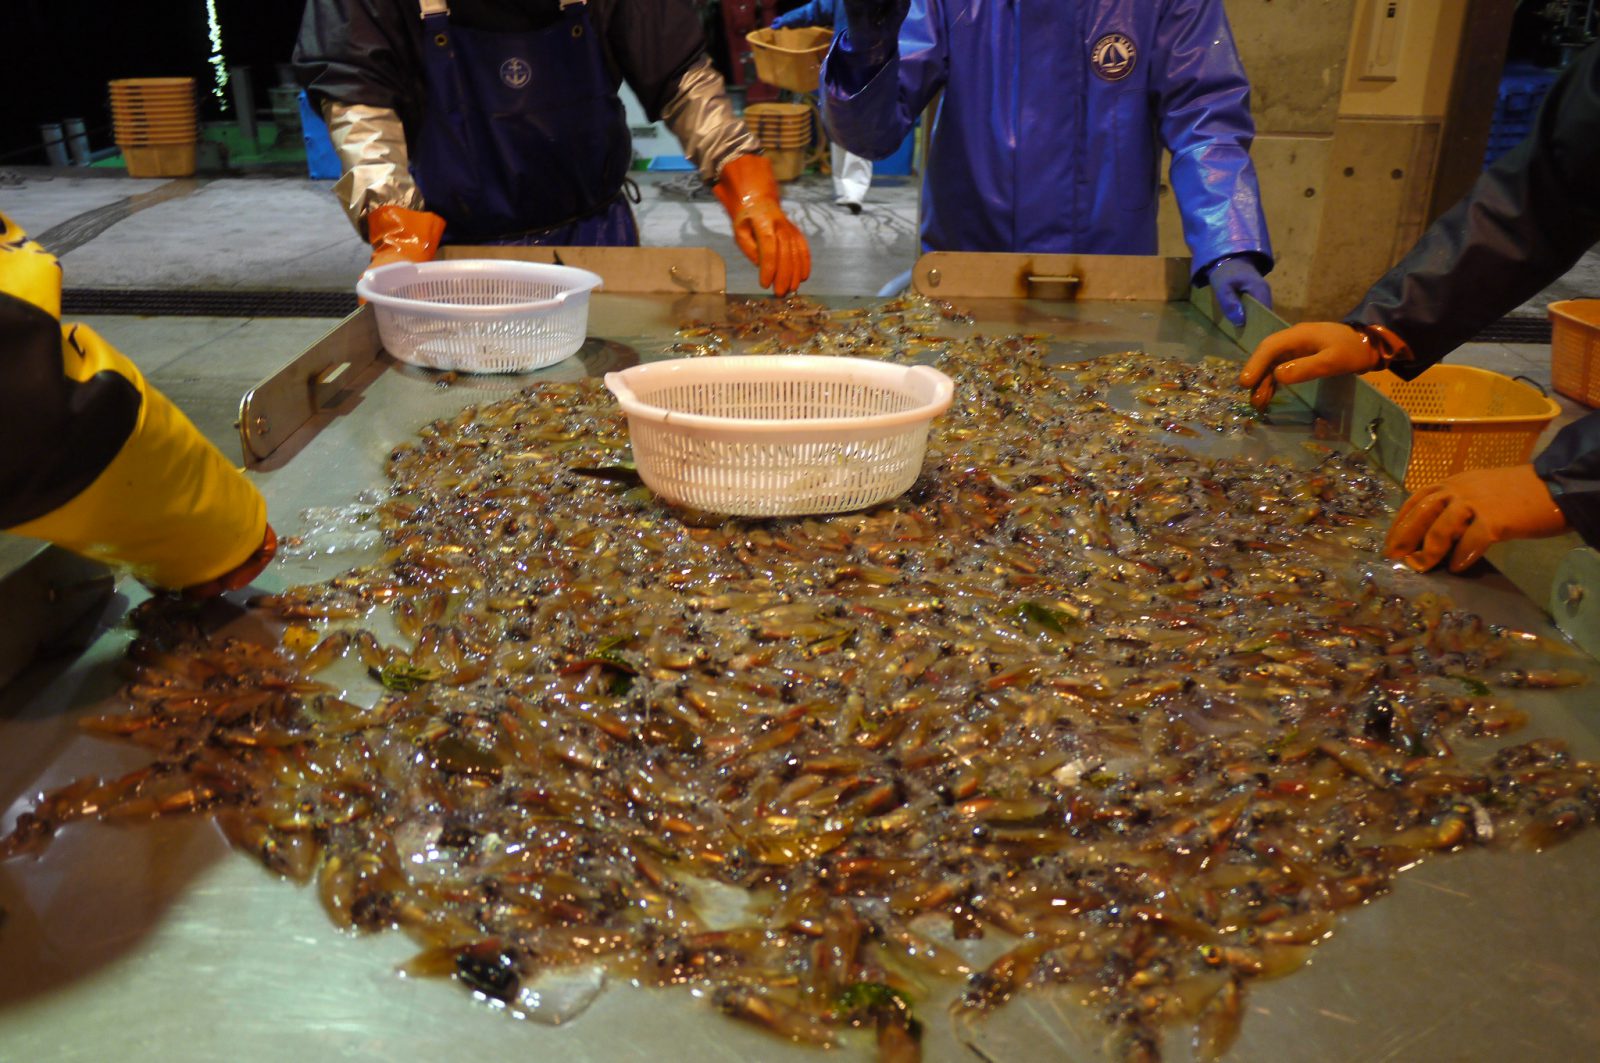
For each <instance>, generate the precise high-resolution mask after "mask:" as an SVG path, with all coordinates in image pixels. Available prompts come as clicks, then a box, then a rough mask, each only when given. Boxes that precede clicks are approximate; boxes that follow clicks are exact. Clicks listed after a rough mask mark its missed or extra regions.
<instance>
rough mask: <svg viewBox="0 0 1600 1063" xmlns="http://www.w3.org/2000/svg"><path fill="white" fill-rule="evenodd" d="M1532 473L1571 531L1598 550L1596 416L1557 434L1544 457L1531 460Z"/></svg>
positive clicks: (1599, 440) (1599, 426) (1599, 438)
mask: <svg viewBox="0 0 1600 1063" xmlns="http://www.w3.org/2000/svg"><path fill="white" fill-rule="evenodd" d="M1533 470H1534V472H1536V473H1538V474H1539V479H1541V480H1543V481H1544V483H1545V486H1546V487H1547V488H1549V489H1550V496H1551V497H1552V498H1554V499H1555V502H1556V505H1558V506H1560V507H1561V512H1562V515H1563V516H1565V517H1566V518H1567V524H1568V525H1570V526H1571V527H1572V530H1573V531H1575V532H1577V533H1578V534H1579V535H1581V536H1583V541H1584V542H1586V543H1588V544H1589V545H1590V546H1592V547H1594V548H1595V549H1597V550H1600V412H1596V413H1591V414H1589V415H1588V416H1587V417H1584V418H1582V419H1580V420H1577V421H1574V422H1572V423H1571V424H1569V425H1567V427H1565V428H1563V429H1562V430H1561V431H1559V432H1557V433H1556V437H1555V439H1553V440H1551V442H1550V445H1549V446H1548V447H1546V448H1545V450H1544V453H1542V454H1540V455H1539V456H1538V457H1537V458H1534V459H1533Z"/></svg>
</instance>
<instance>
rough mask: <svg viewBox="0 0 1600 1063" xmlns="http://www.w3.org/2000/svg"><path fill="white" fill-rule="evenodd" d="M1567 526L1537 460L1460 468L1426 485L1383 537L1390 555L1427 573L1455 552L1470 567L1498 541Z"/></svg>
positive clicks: (1453, 558)
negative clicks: (1535, 463)
mask: <svg viewBox="0 0 1600 1063" xmlns="http://www.w3.org/2000/svg"><path fill="white" fill-rule="evenodd" d="M1566 530H1567V518H1566V517H1564V516H1562V514H1561V507H1559V506H1557V505H1556V503H1555V499H1554V498H1552V497H1551V496H1550V489H1549V488H1548V487H1546V486H1545V482H1544V481H1543V480H1541V479H1539V474H1538V473H1536V472H1534V471H1533V465H1532V464H1528V465H1512V466H1507V467H1505V468H1499V469H1472V470H1470V471H1468V472H1458V473H1456V474H1455V475H1454V476H1450V477H1447V478H1445V479H1443V480H1440V481H1439V482H1438V483H1436V484H1433V485H1432V486H1430V487H1424V488H1422V489H1421V490H1420V491H1418V492H1417V493H1416V494H1414V495H1412V496H1411V497H1410V498H1408V499H1406V502H1405V505H1403V506H1401V507H1400V512H1398V513H1396V514H1395V516H1394V523H1393V524H1392V525H1390V527H1389V536H1388V538H1387V539H1385V540H1384V544H1383V553H1384V556H1385V557H1389V558H1393V559H1395V560H1397V561H1401V560H1403V561H1404V562H1405V563H1406V564H1407V565H1410V566H1411V567H1412V568H1414V569H1416V570H1417V571H1418V572H1426V571H1428V569H1430V568H1432V567H1433V566H1435V565H1437V564H1438V563H1439V562H1441V561H1443V560H1444V559H1445V555H1447V554H1448V555H1449V557H1450V571H1451V572H1462V571H1465V570H1466V569H1468V568H1470V567H1471V566H1472V565H1473V564H1474V563H1475V562H1476V561H1477V560H1478V559H1479V558H1480V557H1482V556H1483V552H1484V551H1485V550H1487V549H1488V548H1489V547H1490V546H1492V545H1494V544H1495V543H1501V542H1505V541H1507V540H1509V539H1540V538H1543V537H1545V536H1547V535H1560V534H1561V533H1562V532H1564V531H1566Z"/></svg>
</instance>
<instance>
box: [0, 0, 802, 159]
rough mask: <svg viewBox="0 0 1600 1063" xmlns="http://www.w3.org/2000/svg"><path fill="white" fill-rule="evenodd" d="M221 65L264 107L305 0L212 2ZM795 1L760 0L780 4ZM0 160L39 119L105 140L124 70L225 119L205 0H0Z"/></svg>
mask: <svg viewBox="0 0 1600 1063" xmlns="http://www.w3.org/2000/svg"><path fill="white" fill-rule="evenodd" d="M214 2H215V5H216V11H217V18H218V21H219V23H220V25H221V27H222V50H223V56H224V58H225V59H226V65H227V66H228V67H229V68H232V67H235V66H246V67H249V68H250V77H251V85H252V88H253V89H254V91H255V97H256V99H255V106H256V109H257V110H258V111H261V110H265V109H267V108H268V107H269V106H270V100H269V99H268V97H267V89H268V88H270V87H272V86H273V85H276V84H278V83H279V78H278V72H277V66H278V64H280V63H287V62H288V61H289V56H290V53H291V52H292V51H293V49H294V40H295V35H296V33H297V32H298V30H299V28H300V13H301V11H302V10H303V9H304V7H305V4H304V0H214ZM801 2H802V0H765V3H766V5H767V10H769V11H774V12H775V11H786V10H788V9H790V8H792V7H796V6H798V5H799V4H800V3H801ZM696 6H697V7H699V8H700V11H701V19H702V21H703V23H704V25H705V27H706V30H707V37H708V44H709V46H710V51H711V55H712V58H713V60H714V61H715V62H716V63H717V65H718V67H719V68H721V69H722V70H723V71H724V72H726V70H727V63H728V58H727V42H726V34H725V32H724V27H723V19H722V13H721V11H720V10H719V7H720V5H719V4H718V3H717V2H716V0H697V3H696ZM0 46H3V47H4V48H5V52H6V57H5V59H4V60H3V61H0V166H3V165H5V164H6V163H12V164H16V165H43V164H44V162H45V155H44V149H43V147H42V142H41V140H40V136H39V125H40V123H42V122H59V121H61V120H62V119H63V118H82V119H83V120H84V122H85V124H86V125H87V126H88V129H89V140H90V145H91V147H93V148H97V149H98V148H103V147H107V146H108V145H110V143H111V107H110V103H109V102H108V99H107V89H106V82H108V81H111V80H114V79H116V78H131V77H192V78H194V79H195V83H196V87H197V88H198V90H199V99H200V106H201V111H200V120H201V121H215V120H218V119H231V118H233V117H234V114H233V95H232V87H231V85H230V86H229V88H228V89H227V90H226V97H227V98H226V102H223V101H219V100H217V99H216V97H215V96H213V95H212V93H211V88H212V86H213V84H214V75H213V72H212V69H211V67H210V65H209V64H208V63H207V62H206V58H207V57H208V56H209V55H210V54H211V46H210V44H209V38H208V34H207V29H206V4H205V0H138V2H136V3H129V2H126V0H0Z"/></svg>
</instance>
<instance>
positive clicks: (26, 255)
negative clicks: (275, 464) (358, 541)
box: [0, 215, 275, 593]
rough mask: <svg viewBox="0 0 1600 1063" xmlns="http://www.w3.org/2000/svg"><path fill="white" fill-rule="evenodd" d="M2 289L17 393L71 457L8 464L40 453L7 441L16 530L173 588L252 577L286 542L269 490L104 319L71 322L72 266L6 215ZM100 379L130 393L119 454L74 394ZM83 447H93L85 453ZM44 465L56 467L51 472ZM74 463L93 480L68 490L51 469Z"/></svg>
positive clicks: (47, 444) (1, 457)
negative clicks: (274, 529) (277, 533)
mask: <svg viewBox="0 0 1600 1063" xmlns="http://www.w3.org/2000/svg"><path fill="white" fill-rule="evenodd" d="M0 299H4V300H5V301H6V310H7V313H6V314H5V315H4V316H3V318H0V320H3V321H4V329H5V334H4V335H0V349H4V350H6V352H7V355H8V356H9V357H10V359H11V361H12V363H13V364H12V365H11V366H10V368H11V369H12V371H13V373H14V377H13V380H12V384H11V385H10V386H11V387H12V388H13V389H14V393H13V394H11V395H9V396H7V397H8V398H9V399H10V400H12V401H13V402H16V403H18V404H19V408H24V407H22V406H21V404H27V403H33V404H35V407H34V408H33V409H32V410H30V411H29V412H30V414H31V415H32V416H35V417H37V418H38V419H39V423H42V424H49V425H51V426H52V432H53V433H54V432H59V433H60V438H51V439H46V440H41V441H39V443H40V450H45V449H47V451H48V455H47V456H48V457H50V458H51V459H57V458H59V459H60V460H59V461H57V460H51V461H50V462H48V463H45V464H42V465H41V464H35V463H30V464H27V465H24V466H12V467H10V468H7V467H6V463H7V462H29V457H30V456H29V455H28V454H26V453H5V454H0V472H4V473H6V474H7V475H6V477H5V480H6V482H8V483H11V484H13V485H15V486H14V487H13V493H12V494H11V495H10V497H9V498H8V500H7V501H8V502H9V504H10V506H11V508H12V511H13V512H20V513H22V514H26V519H23V520H21V521H20V522H16V523H13V524H12V526H11V527H9V528H8V529H7V530H8V531H14V532H16V533H18V534H20V535H31V536H33V537H35V538H39V539H45V540H47V541H49V542H53V543H56V544H57V545H60V546H62V547H65V548H66V549H69V550H72V551H74V552H76V553H80V554H84V555H86V556H88V557H92V558H95V559H97V560H101V561H106V562H109V563H112V564H116V565H119V566H127V567H129V568H131V569H132V570H133V573H134V575H136V576H137V577H138V578H139V579H141V580H143V581H145V582H146V583H149V584H151V585H153V586H156V587H159V588H164V589H184V588H191V589H194V590H195V591H196V592H197V593H204V592H205V591H206V590H207V587H206V585H210V584H215V585H216V586H215V589H214V590H212V591H211V593H217V592H220V591H221V590H224V589H227V586H225V584H226V583H229V582H231V581H237V580H238V579H239V578H240V576H241V574H244V575H243V579H244V582H248V581H249V579H250V578H253V577H254V576H255V574H256V573H258V572H259V571H260V570H261V568H262V567H264V566H265V564H266V562H267V560H270V558H271V553H270V552H265V554H264V556H263V552H264V551H268V547H269V544H275V540H273V538H272V534H271V529H269V528H268V527H267V507H266V502H265V501H264V500H263V499H262V497H261V493H260V492H259V491H257V490H256V489H255V486H254V485H253V484H251V483H250V481H249V480H247V479H246V478H245V476H244V474H243V473H241V472H240V471H239V470H238V469H236V468H235V467H234V466H233V464H232V463H231V462H229V461H228V460H227V459H226V458H224V457H223V456H222V453H221V452H220V451H218V450H217V448H216V447H213V446H212V445H211V444H210V443H208V442H207V441H206V439H205V437H204V436H202V435H201V434H200V433H199V432H198V431H196V430H195V427H194V425H193V424H191V423H190V421H189V419H188V418H187V417H185V416H184V415H183V413H182V412H181V411H180V410H179V409H178V408H177V407H176V406H174V405H172V403H171V402H169V401H168V400H167V398H166V397H165V396H164V395H162V394H161V393H160V392H159V391H157V390H156V389H154V388H152V387H150V386H149V384H147V383H146V381H145V379H144V375H143V374H142V373H140V372H139V370H138V368H137V367H136V366H135V365H134V364H133V363H132V362H130V361H128V359H127V358H125V357H124V356H123V355H122V354H120V353H119V352H118V351H117V350H116V349H115V348H113V347H112V346H111V345H110V344H108V343H106V342H105V340H103V339H101V338H100V337H99V336H98V335H96V334H95V332H94V331H93V330H92V329H89V328H87V327H85V326H83V325H71V324H67V325H63V324H62V323H61V321H60V316H61V269H60V267H59V266H58V265H57V264H56V260H55V258H54V257H53V256H51V255H50V254H49V253H48V252H47V251H45V250H44V249H43V248H41V247H40V246H39V245H38V244H36V243H34V242H33V241H31V240H28V239H27V235H26V234H25V233H23V232H22V230H21V229H20V228H18V227H16V226H15V225H13V224H12V223H11V222H10V221H9V219H7V218H5V217H4V216H3V215H0ZM63 378H64V379H63ZM96 388H100V389H106V388H111V389H121V392H122V394H124V395H126V396H127V398H126V400H125V401H124V402H123V403H122V404H121V405H120V406H118V407H116V408H117V410H118V412H119V413H120V414H122V415H125V419H126V426H125V427H123V428H121V429H113V430H121V431H125V432H126V435H125V437H123V438H122V441H121V446H120V448H119V449H117V450H115V452H114V453H110V454H109V456H100V457H95V456H94V455H96V454H101V455H105V454H106V453H107V452H106V451H105V450H104V449H103V444H104V441H105V440H104V436H105V432H106V426H105V425H104V424H98V425H92V424H86V423H83V420H84V418H85V417H86V416H88V414H86V413H85V412H83V411H82V410H81V409H79V408H75V406H74V399H75V398H76V399H80V400H83V399H86V398H87V397H90V396H94V395H97V394H98V395H104V394H105V391H104V390H100V391H98V392H96V391H95V389H96ZM15 389H21V393H20V394H16V393H15ZM90 405H91V406H93V403H90ZM107 408H108V407H106V406H104V405H102V406H100V407H97V409H101V410H104V409H107ZM118 423H119V424H121V422H120V421H119V422H118ZM97 438H98V439H99V442H100V444H101V449H96V450H90V449H87V448H88V447H90V446H91V445H92V444H91V443H88V442H83V441H88V440H95V439H97ZM117 438H118V437H116V436H112V437H111V440H112V442H113V443H115V442H116V439H117ZM75 447H76V448H82V449H80V450H79V451H78V452H77V453H74V448H75ZM21 449H27V447H23V448H21ZM40 450H36V451H35V453H34V455H33V459H34V462H37V460H38V458H39V454H40ZM91 463H97V464H99V468H98V469H97V468H96V467H95V464H91ZM40 468H48V469H50V470H52V471H51V472H50V474H49V475H46V476H43V477H41V476H40V474H39V472H38V470H39V469H40ZM63 470H65V471H66V473H69V474H71V475H74V476H81V477H82V479H83V480H84V481H85V486H83V487H82V488H81V489H79V490H77V492H76V493H75V494H72V495H70V497H67V498H65V500H64V501H62V500H61V499H59V498H58V497H57V496H58V495H59V494H60V492H61V483H62V481H61V480H59V479H52V477H59V476H61V475H63V474H64V473H63ZM69 482H70V481H69ZM252 565H253V566H254V567H253V568H252V567H251V566H252ZM245 573H247V574H245Z"/></svg>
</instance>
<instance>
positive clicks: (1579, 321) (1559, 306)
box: [1544, 297, 1600, 329]
mask: <svg viewBox="0 0 1600 1063" xmlns="http://www.w3.org/2000/svg"><path fill="white" fill-rule="evenodd" d="M1575 303H1588V304H1591V305H1593V306H1594V308H1595V309H1596V310H1600V299H1597V298H1592V297H1584V298H1578V299H1557V300H1556V301H1555V302H1553V303H1551V304H1549V305H1548V306H1546V307H1545V308H1544V309H1545V313H1546V314H1548V315H1549V316H1550V317H1552V318H1556V317H1559V318H1562V319H1563V320H1566V321H1570V322H1572V323H1573V324H1575V325H1579V326H1581V327H1583V328H1586V329H1592V328H1597V327H1600V319H1596V320H1595V321H1585V320H1584V319H1583V318H1581V317H1579V316H1578V315H1577V314H1575V313H1574V312H1572V311H1571V310H1569V309H1568V307H1570V306H1572V305H1573V304H1575Z"/></svg>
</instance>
